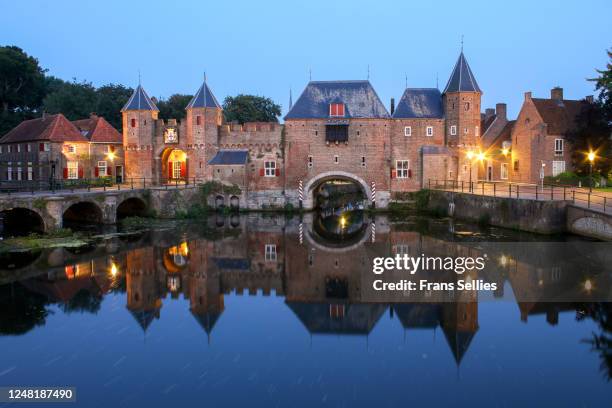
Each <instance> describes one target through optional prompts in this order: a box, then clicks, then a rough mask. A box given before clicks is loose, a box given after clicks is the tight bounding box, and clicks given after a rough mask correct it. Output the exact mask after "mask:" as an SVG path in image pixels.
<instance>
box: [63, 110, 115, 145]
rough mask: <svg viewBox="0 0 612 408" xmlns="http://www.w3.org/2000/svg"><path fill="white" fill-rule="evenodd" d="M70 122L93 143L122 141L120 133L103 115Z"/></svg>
mask: <svg viewBox="0 0 612 408" xmlns="http://www.w3.org/2000/svg"><path fill="white" fill-rule="evenodd" d="M72 123H73V124H74V125H75V126H76V127H77V129H78V130H79V131H80V132H81V134H82V135H83V136H85V137H86V138H87V139H89V141H90V142H94V143H122V142H123V138H122V136H121V134H120V133H119V132H118V131H117V129H115V128H114V127H113V126H112V125H111V124H110V123H108V122H107V121H106V120H105V119H104V118H103V117H100V116H95V115H92V116H91V117H90V118H88V119H81V120H74V121H72Z"/></svg>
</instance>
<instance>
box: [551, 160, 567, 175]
mask: <svg viewBox="0 0 612 408" xmlns="http://www.w3.org/2000/svg"><path fill="white" fill-rule="evenodd" d="M564 171H565V162H564V161H563V160H553V162H552V175H553V177H554V176H558V175H559V174H561V173H563V172H564Z"/></svg>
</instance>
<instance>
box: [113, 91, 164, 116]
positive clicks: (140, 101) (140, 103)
mask: <svg viewBox="0 0 612 408" xmlns="http://www.w3.org/2000/svg"><path fill="white" fill-rule="evenodd" d="M128 110H152V111H159V109H157V106H155V103H154V102H153V101H152V100H151V98H149V95H147V93H146V92H145V90H144V88H143V87H142V86H140V85H138V87H137V88H136V89H135V90H134V93H133V94H132V96H131V97H130V99H129V100H128V101H127V103H126V104H125V106H124V107H123V109H121V112H124V111H128Z"/></svg>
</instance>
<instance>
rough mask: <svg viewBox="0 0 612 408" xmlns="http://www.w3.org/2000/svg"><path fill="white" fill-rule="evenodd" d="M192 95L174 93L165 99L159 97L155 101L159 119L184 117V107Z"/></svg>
mask: <svg viewBox="0 0 612 408" xmlns="http://www.w3.org/2000/svg"><path fill="white" fill-rule="evenodd" d="M191 98H193V95H182V94H174V95H172V96H170V98H168V99H167V100H165V99H160V100H159V102H157V108H158V109H159V117H160V119H166V120H167V119H178V120H180V119H182V118H184V117H185V108H186V107H187V105H188V104H189V101H191Z"/></svg>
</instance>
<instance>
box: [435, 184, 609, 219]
mask: <svg viewBox="0 0 612 408" xmlns="http://www.w3.org/2000/svg"><path fill="white" fill-rule="evenodd" d="M427 187H428V188H429V189H431V190H444V191H454V192H460V193H466V194H476V195H485V196H492V197H508V198H516V199H519V198H520V199H527V200H538V201H555V200H557V201H571V202H572V203H573V204H575V205H578V206H581V207H586V208H590V209H594V210H598V211H603V212H604V213H606V212H608V213H612V205H611V204H612V203H611V202H610V199H612V195H609V196H607V195H605V193H599V192H597V191H590V190H589V189H586V188H580V187H572V186H564V185H555V184H550V183H545V184H528V183H510V182H502V181H483V180H479V181H472V182H469V181H459V180H437V179H429V180H428V183H427Z"/></svg>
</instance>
